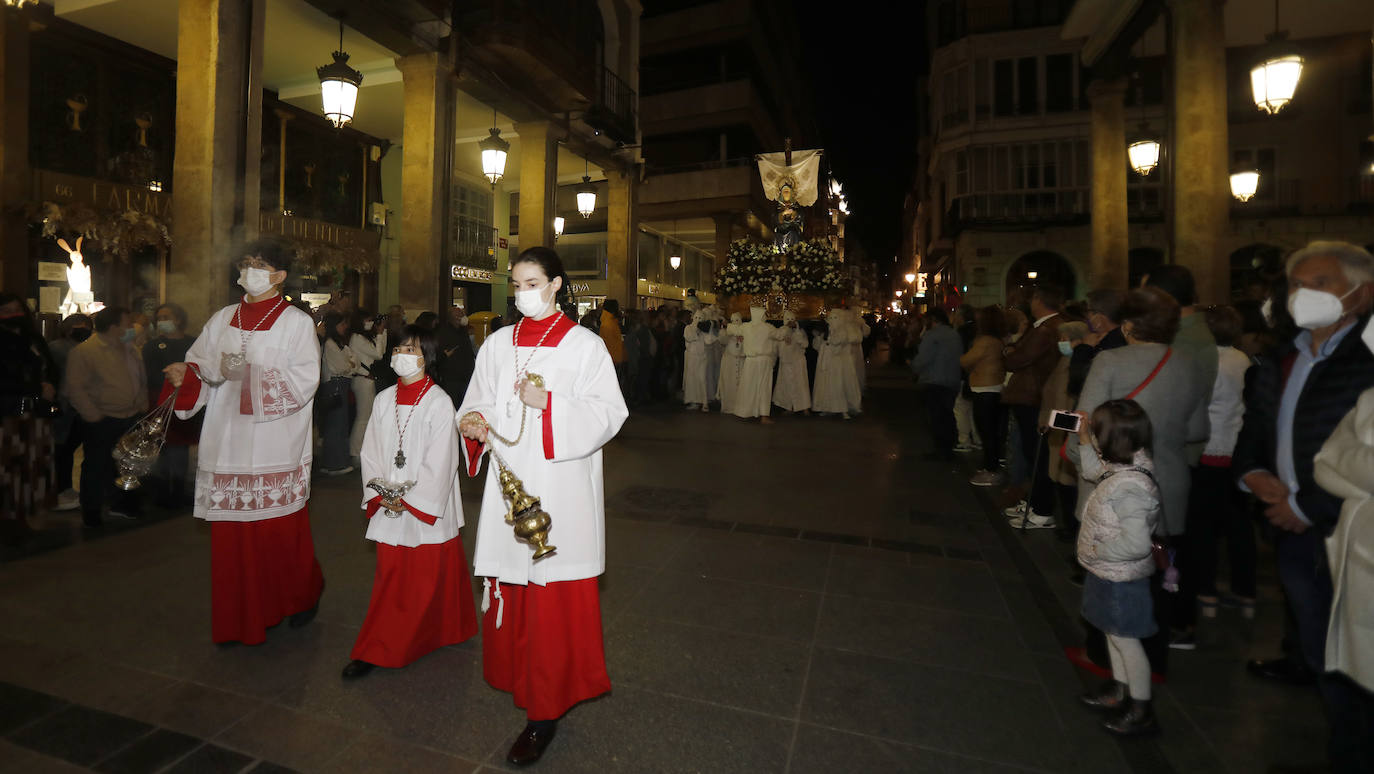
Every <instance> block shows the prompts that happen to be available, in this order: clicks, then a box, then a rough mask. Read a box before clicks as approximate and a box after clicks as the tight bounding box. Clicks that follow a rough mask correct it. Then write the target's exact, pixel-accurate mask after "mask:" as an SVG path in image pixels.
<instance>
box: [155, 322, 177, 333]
mask: <svg viewBox="0 0 1374 774" xmlns="http://www.w3.org/2000/svg"><path fill="white" fill-rule="evenodd" d="M157 332H158V333H161V334H162V335H163V336H171V335H172V334H173V333H176V332H177V324H176V323H175V322H173V321H171V320H158V321H157Z"/></svg>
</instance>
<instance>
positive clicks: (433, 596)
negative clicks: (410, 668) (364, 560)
mask: <svg viewBox="0 0 1374 774" xmlns="http://www.w3.org/2000/svg"><path fill="white" fill-rule="evenodd" d="M437 350H438V343H437V340H436V336H435V333H434V332H433V331H431V330H430V329H428V328H422V327H420V326H418V325H407V326H406V328H405V333H404V334H403V335H402V337H401V340H400V343H399V344H398V345H397V346H396V347H395V348H394V349H393V350H392V355H391V370H393V371H395V372H396V375H397V376H399V377H400V381H399V382H398V383H397V384H395V385H394V386H391V387H388V388H387V389H385V390H383V391H382V393H381V394H380V395H378V396H377V397H376V399H375V400H374V401H373V405H372V416H371V418H370V419H369V420H368V422H367V432H366V433H365V434H364V436H363V445H362V450H361V455H360V456H361V462H362V468H363V481H364V482H371V481H372V480H373V479H381V480H382V481H383V482H384V483H386V484H390V485H403V484H407V483H413V485H412V486H411V487H410V488H409V489H407V490H406V491H404V492H402V493H400V494H399V496H396V497H390V496H387V497H384V496H383V495H382V494H379V493H378V492H377V491H375V490H373V489H369V488H367V487H366V486H364V487H363V501H362V507H363V509H364V510H365V511H366V512H367V518H368V525H367V539H368V540H371V541H373V542H375V543H376V544H377V573H376V575H375V576H373V579H372V601H371V602H370V603H369V604H368V608H367V619H366V620H364V621H363V627H362V630H361V631H360V632H358V640H357V642H356V643H354V645H353V653H352V656H351V658H352V659H353V660H352V661H350V662H349V664H348V666H346V667H344V670H343V676H344V677H345V678H348V679H352V678H358V677H362V676H363V675H366V674H367V673H369V672H371V671H372V669H373V668H374V667H379V666H381V667H390V668H393V669H395V668H400V667H403V666H405V665H406V664H409V663H411V662H412V661H415V660H416V659H418V658H420V657H421V656H423V655H425V654H427V653H430V652H431V651H435V650H438V649H439V648H442V647H444V646H445V645H454V644H457V643H459V642H463V641H464V640H467V639H469V638H471V637H472V636H473V635H474V634H476V633H477V613H476V611H475V609H474V607H473V604H472V581H471V580H470V579H469V578H468V559H467V554H466V553H464V551H463V541H462V540H461V539H459V537H458V528H459V527H462V526H463V501H462V497H461V495H460V494H459V492H458V477H459V474H458V464H459V455H460V452H459V450H458V436H457V434H455V433H454V432H453V421H454V416H455V415H456V414H455V412H454V410H453V401H452V400H450V398H449V396H448V394H447V393H445V392H444V391H443V389H441V388H439V387H437V386H436V385H435V383H434V379H433V378H432V374H433V373H434V369H435V364H436V363H437V362H438V361H437V360H436V352H437ZM393 491H394V490H393Z"/></svg>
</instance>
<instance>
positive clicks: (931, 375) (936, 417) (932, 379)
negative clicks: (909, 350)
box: [911, 309, 964, 460]
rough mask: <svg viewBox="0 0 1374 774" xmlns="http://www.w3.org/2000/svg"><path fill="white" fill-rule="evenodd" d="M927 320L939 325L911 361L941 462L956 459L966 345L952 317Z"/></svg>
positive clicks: (940, 314) (939, 313)
mask: <svg viewBox="0 0 1374 774" xmlns="http://www.w3.org/2000/svg"><path fill="white" fill-rule="evenodd" d="M927 316H928V317H930V319H931V320H932V321H933V322H934V323H935V324H934V325H933V326H932V327H931V329H930V330H928V331H926V335H924V336H922V337H921V345H920V348H919V349H917V350H916V357H915V358H913V359H912V361H911V370H912V371H914V372H915V373H916V383H917V385H918V386H919V387H920V390H921V399H922V400H923V401H924V402H925V404H926V416H927V417H928V418H929V419H930V435H931V438H932V440H933V441H934V442H935V451H934V454H933V456H934V457H936V458H937V459H941V460H952V459H954V442H955V440H957V438H958V429H957V427H956V425H955V423H954V399H955V398H956V397H957V396H958V394H959V381H960V379H962V378H963V371H961V370H960V368H959V356H960V355H962V354H964V344H963V341H961V340H960V338H959V333H958V331H956V330H954V329H953V328H951V327H950V325H949V315H947V314H945V311H944V310H943V309H932V310H931V311H930V312H929V313H927Z"/></svg>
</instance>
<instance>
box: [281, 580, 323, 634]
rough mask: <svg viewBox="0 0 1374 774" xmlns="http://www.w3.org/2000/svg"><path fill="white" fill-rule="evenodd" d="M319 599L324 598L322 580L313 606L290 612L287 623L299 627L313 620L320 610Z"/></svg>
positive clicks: (295, 627)
mask: <svg viewBox="0 0 1374 774" xmlns="http://www.w3.org/2000/svg"><path fill="white" fill-rule="evenodd" d="M321 599H324V582H323V581H321V582H320V595H319V596H318V597H315V605H314V607H311V608H310V609H309V610H302V611H300V612H299V613H292V614H291V617H290V618H288V619H286V622H287V624H289V625H290V626H291V628H292V629H299V628H301V627H302V626H305V625H306V624H308V623H310V622H311V621H313V620H315V614H316V613H318V612H320V600H321Z"/></svg>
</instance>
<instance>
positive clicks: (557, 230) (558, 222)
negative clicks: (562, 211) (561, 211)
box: [553, 215, 563, 241]
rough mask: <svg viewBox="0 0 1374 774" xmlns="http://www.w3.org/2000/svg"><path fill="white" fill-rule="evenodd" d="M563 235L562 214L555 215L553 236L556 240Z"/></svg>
mask: <svg viewBox="0 0 1374 774" xmlns="http://www.w3.org/2000/svg"><path fill="white" fill-rule="evenodd" d="M561 236H563V216H562V215H555V216H554V218H553V238H554V240H555V241H556V240H557V239H558V238H559V237H561Z"/></svg>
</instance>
